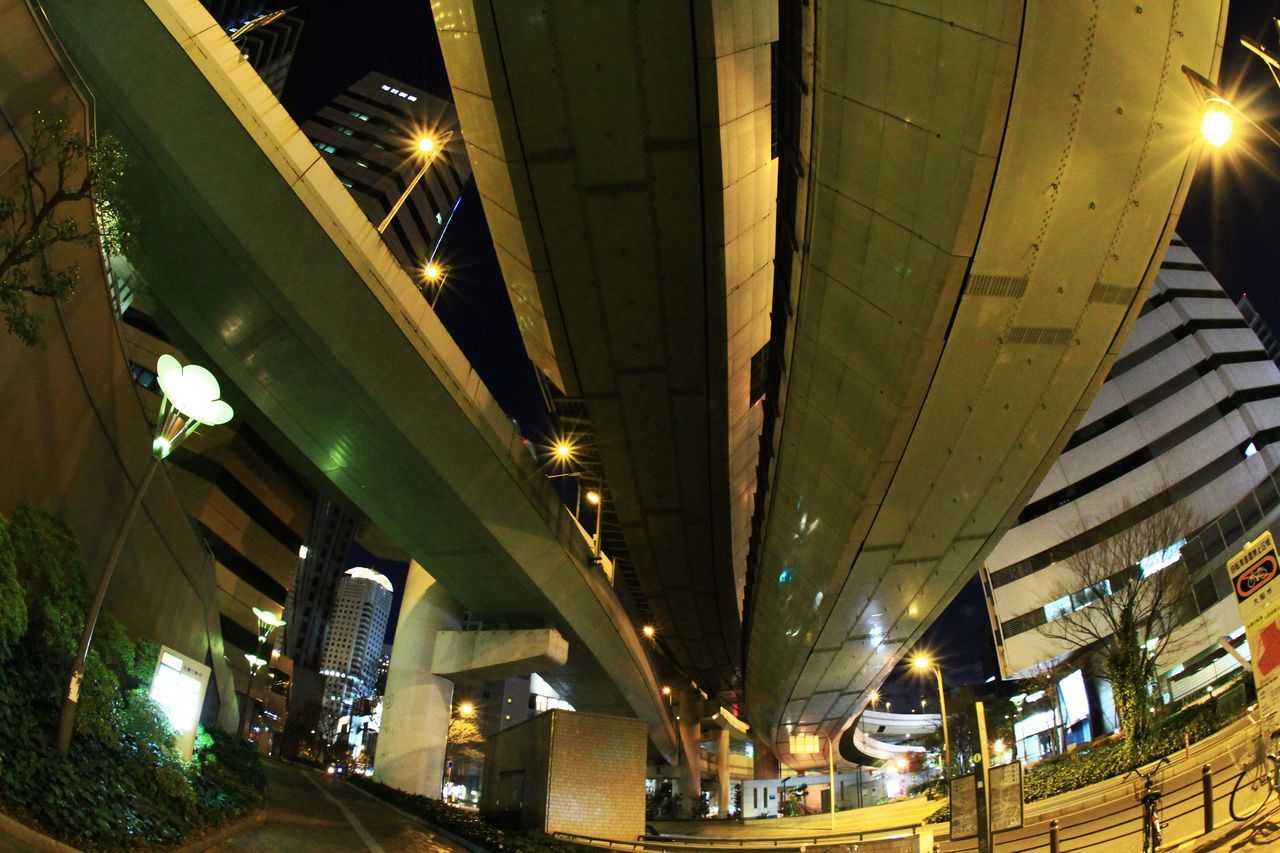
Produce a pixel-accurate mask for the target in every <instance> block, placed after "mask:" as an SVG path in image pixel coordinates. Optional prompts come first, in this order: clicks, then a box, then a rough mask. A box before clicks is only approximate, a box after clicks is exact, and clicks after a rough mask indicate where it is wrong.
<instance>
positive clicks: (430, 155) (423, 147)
mask: <svg viewBox="0 0 1280 853" xmlns="http://www.w3.org/2000/svg"><path fill="white" fill-rule="evenodd" d="M452 138H453V133H452V132H451V131H446V132H445V133H444V134H443V135H441V136H440V137H438V138H434V139H433V138H432V137H430V136H423V137H419V138H418V140H417V142H416V143H415V147H416V149H417V151H418V153H419V154H421V155H423V157H424V158H425V159H424V160H423V162H422V168H421V169H419V170H418V174H416V175H414V176H413V180H412V181H410V182H409V186H408V187H406V188H405V191H404V192H402V193H400V198H398V199H396V203H395V204H393V205H391V210H389V211H387V215H386V216H385V217H383V219H382V221H381V222H379V223H378V233H379V234H382V233H383V232H385V231H386V230H387V226H388V225H390V224H391V220H392V219H395V216H396V214H397V213H399V212H400V208H401V207H402V206H404V202H405V199H407V198H408V197H409V193H411V192H413V188H414V187H416V186H417V185H418V181H421V180H422V177H423V176H424V175H426V174H427V169H430V168H431V164H432V163H434V162H435V161H436V158H437V157H439V156H440V152H441V151H443V150H444V147H445V146H446V145H448V144H449V140H450V139H452Z"/></svg>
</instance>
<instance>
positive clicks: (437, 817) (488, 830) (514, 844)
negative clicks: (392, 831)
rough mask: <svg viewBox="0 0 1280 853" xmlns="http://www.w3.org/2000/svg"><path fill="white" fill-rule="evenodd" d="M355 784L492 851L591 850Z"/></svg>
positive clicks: (361, 780)
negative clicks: (512, 829)
mask: <svg viewBox="0 0 1280 853" xmlns="http://www.w3.org/2000/svg"><path fill="white" fill-rule="evenodd" d="M351 784H353V785H356V786H357V787H360V788H364V789H365V790H367V791H369V793H371V794H374V795H376V796H377V797H379V798H380V799H383V800H386V801H387V802H388V803H391V804H392V805H393V806H395V807H396V808H398V809H401V810H402V811H406V812H409V814H412V815H416V816H417V817H420V818H422V819H423V820H425V821H426V822H427V823H430V824H433V825H435V826H438V827H440V828H441V829H446V830H448V831H449V832H452V833H453V834H454V835H460V836H462V837H463V838H465V839H467V840H468V841H474V842H475V843H476V844H479V845H481V846H482V847H487V848H489V849H490V850H503V851H507V850H510V851H515V853H578V851H589V850H590V849H591V848H588V847H583V846H582V845H579V844H572V843H570V842H568V841H561V840H559V839H557V838H553V837H552V836H550V835H547V834H546V833H543V832H532V831H526V832H512V831H504V830H501V829H498V828H497V827H495V826H493V825H492V824H489V823H488V822H486V821H485V820H484V819H483V818H481V817H480V816H479V815H478V814H476V813H475V812H469V811H463V810H462V809H459V808H454V807H453V806H449V805H446V804H444V803H442V802H440V801H439V800H433V799H431V798H430V797H424V796H421V795H420V794H410V793H407V792H405V791H401V790H400V789H399V788H392V787H391V786H389V785H384V784H382V783H381V782H375V781H373V780H372V779H368V778H366V777H364V776H352V777H351Z"/></svg>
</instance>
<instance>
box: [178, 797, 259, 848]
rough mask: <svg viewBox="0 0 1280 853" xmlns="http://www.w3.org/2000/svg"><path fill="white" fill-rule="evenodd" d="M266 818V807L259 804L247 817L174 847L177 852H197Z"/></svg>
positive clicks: (247, 829)
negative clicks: (196, 839)
mask: <svg viewBox="0 0 1280 853" xmlns="http://www.w3.org/2000/svg"><path fill="white" fill-rule="evenodd" d="M266 820H267V807H266V806H265V805H263V806H260V807H259V808H258V809H257V810H256V811H254V812H253V813H252V814H250V815H249V816H248V817H243V818H241V819H240V820H238V821H236V822H235V823H231V824H228V825H227V826H224V827H223V828H222V829H219V830H218V831H216V832H214V833H212V834H210V835H206V836H205V837H204V838H201V839H199V840H198V841H192V842H191V843H190V844H186V845H183V846H182V847H177V848H174V849H175V850H176V851H177V853H199V851H202V850H208V849H209V848H210V847H212V846H214V845H215V844H221V843H222V842H224V841H226V840H227V839H229V838H234V837H235V836H237V835H242V834H243V833H246V832H248V831H249V830H252V829H257V828H258V827H259V826H261V825H262V824H264V823H266Z"/></svg>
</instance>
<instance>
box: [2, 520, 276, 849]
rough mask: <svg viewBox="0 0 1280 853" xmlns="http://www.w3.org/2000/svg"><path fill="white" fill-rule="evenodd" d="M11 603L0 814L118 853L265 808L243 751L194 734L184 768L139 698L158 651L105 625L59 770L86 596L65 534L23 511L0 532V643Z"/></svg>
mask: <svg viewBox="0 0 1280 853" xmlns="http://www.w3.org/2000/svg"><path fill="white" fill-rule="evenodd" d="M0 521H2V520H0ZM10 553H11V554H12V557H11V558H10V559H8V565H11V566H12V567H13V568H14V572H13V573H12V575H11V576H6V573H5V564H6V558H7V555H8V554H10ZM14 600H17V601H20V602H22V604H23V610H22V611H21V612H22V614H23V617H24V618H23V621H24V622H25V631H21V632H17V633H16V635H15V636H13V637H12V639H11V641H10V642H9V645H8V646H7V647H4V646H2V645H0V654H8V656H9V662H8V663H7V664H6V665H5V666H4V667H0V727H2V728H3V730H4V731H6V732H8V733H9V736H8V737H6V738H4V739H3V740H0V806H2V807H3V808H4V810H5V811H8V812H10V813H13V814H14V815H15V816H17V817H19V818H21V819H23V820H25V821H27V822H29V823H34V824H36V825H37V826H39V828H41V829H42V830H44V831H45V832H48V833H50V834H52V835H55V836H57V837H59V838H61V839H63V840H65V841H67V842H70V843H72V844H75V845H78V846H83V847H87V848H92V849H103V848H106V849H116V848H122V847H133V846H138V845H173V844H178V843H182V842H184V841H185V840H186V839H187V838H188V836H189V835H190V834H191V833H192V832H195V831H199V830H202V829H204V828H206V827H208V826H212V825H217V824H220V823H223V822H225V821H227V820H229V819H231V818H234V817H236V816H239V815H241V814H243V813H244V812H246V811H248V810H249V809H252V808H254V807H255V806H257V805H258V804H259V803H260V802H261V799H262V793H263V790H264V788H265V783H266V780H265V776H264V774H263V770H262V765H261V761H260V760H259V758H258V755H257V753H256V752H255V751H254V750H253V748H252V747H250V746H248V745H247V744H241V743H239V742H237V741H236V740H235V739H234V738H231V737H230V736H228V735H224V734H222V733H221V732H215V733H209V732H201V734H200V736H199V737H198V739H197V752H196V755H195V757H194V760H193V761H192V762H191V764H190V765H188V764H186V763H185V762H183V760H182V758H181V756H180V755H179V754H178V753H177V752H176V750H175V749H174V747H173V730H172V729H171V728H170V726H169V722H168V719H167V718H166V717H165V715H164V713H163V711H162V710H161V709H160V707H159V706H158V705H156V703H155V702H153V701H152V700H151V698H150V696H149V695H148V685H149V683H150V680H151V676H152V673H153V671H154V667H155V661H156V659H157V658H158V656H159V646H158V645H157V644H156V643H153V642H149V641H138V640H134V639H132V638H131V637H129V635H128V634H127V633H126V632H125V631H124V630H123V628H121V626H120V624H119V623H118V622H117V621H116V620H114V619H112V618H111V617H110V616H107V615H105V614H104V615H103V616H102V617H101V618H100V619H99V622H98V625H97V628H96V630H95V632H94V644H93V648H92V649H91V650H90V653H89V656H88V658H87V660H86V662H85V678H84V682H83V684H82V686H81V692H80V707H79V709H78V713H77V715H76V732H77V737H76V738H75V740H74V741H73V742H72V746H71V754H70V756H69V757H68V758H66V759H64V758H62V757H61V756H59V755H58V754H57V752H56V750H55V749H54V745H53V732H54V729H55V727H56V722H57V719H58V714H59V710H60V707H61V701H62V691H63V689H65V686H66V679H67V676H68V673H69V670H70V667H71V662H72V660H73V656H74V652H75V647H76V643H77V642H78V641H79V636H80V630H81V626H82V625H83V624H84V622H83V620H84V614H85V609H86V606H87V600H88V595H87V590H86V586H85V581H84V565H83V561H82V560H81V557H80V554H79V550H78V549H77V547H76V543H75V538H74V537H73V536H72V534H71V532H70V530H69V529H68V528H67V526H66V525H65V524H64V523H63V522H62V521H60V520H59V519H56V518H54V517H52V516H50V515H48V514H47V513H43V512H40V511H39V510H35V509H33V508H31V507H29V506H26V505H22V506H19V507H18V509H17V511H15V513H14V514H13V518H12V520H11V522H10V523H8V524H7V525H0V643H2V642H3V641H5V638H6V637H7V636H8V635H7V634H6V631H7V630H8V628H9V626H11V625H13V624H14V620H12V619H8V618H7V617H8V614H9V611H10V609H12V608H11V607H10V605H11V604H12V602H13V601H14Z"/></svg>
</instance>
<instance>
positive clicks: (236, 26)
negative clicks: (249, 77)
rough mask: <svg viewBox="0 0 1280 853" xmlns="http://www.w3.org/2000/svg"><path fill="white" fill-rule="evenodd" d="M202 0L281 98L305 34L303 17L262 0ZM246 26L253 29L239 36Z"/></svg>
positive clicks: (260, 75)
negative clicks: (295, 52)
mask: <svg viewBox="0 0 1280 853" xmlns="http://www.w3.org/2000/svg"><path fill="white" fill-rule="evenodd" d="M200 2H201V4H202V5H203V6H204V7H205V9H207V10H208V11H209V14H210V15H212V16H213V19H214V20H215V21H217V22H218V23H219V24H220V25H221V26H222V28H223V29H224V30H226V31H227V35H229V36H231V37H232V38H234V39H235V42H236V47H238V48H240V52H241V53H242V54H243V55H244V57H245V59H246V60H247V61H248V63H249V64H250V65H252V66H253V68H254V70H255V71H257V72H258V76H259V77H261V78H262V82H263V83H266V84H267V88H268V89H270V90H271V91H272V92H273V93H274V94H275V96H276V97H277V98H279V97H280V94H281V93H282V92H283V91H284V84H285V80H286V79H287V78H288V76H289V66H290V65H292V64H293V54H294V51H296V50H297V48H298V38H299V37H300V36H301V35H302V19H301V18H299V17H297V16H296V15H290V14H288V13H287V12H284V10H283V9H282V8H281V7H278V6H273V5H270V4H266V3H264V2H262V0H200ZM245 27H249V28H250V29H249V31H248V32H245V33H243V35H240V36H239V37H237V33H240V32H241V31H242V30H244V29H245Z"/></svg>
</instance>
